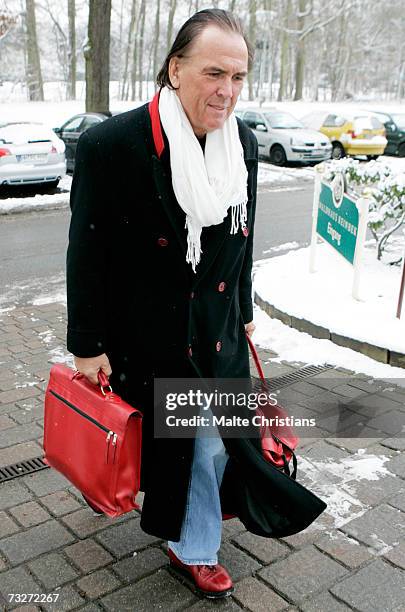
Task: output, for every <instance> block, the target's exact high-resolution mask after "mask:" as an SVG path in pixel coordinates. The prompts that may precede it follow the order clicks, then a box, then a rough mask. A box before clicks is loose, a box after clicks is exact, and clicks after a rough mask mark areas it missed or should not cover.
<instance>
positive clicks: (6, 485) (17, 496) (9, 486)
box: [0, 480, 32, 510]
mask: <svg viewBox="0 0 405 612" xmlns="http://www.w3.org/2000/svg"><path fill="white" fill-rule="evenodd" d="M31 497H32V494H31V493H30V491H28V490H27V489H26V488H25V487H24V485H23V484H22V483H21V482H18V480H9V481H8V482H3V483H2V484H1V495H0V510H4V509H5V508H9V507H10V506H15V505H16V504H21V503H22V502H25V501H28V500H29V499H31Z"/></svg>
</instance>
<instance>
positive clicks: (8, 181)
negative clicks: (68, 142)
mask: <svg viewBox="0 0 405 612" xmlns="http://www.w3.org/2000/svg"><path fill="white" fill-rule="evenodd" d="M65 174H66V160H65V144H64V142H63V141H62V140H61V139H60V138H58V136H57V135H56V134H55V133H54V132H53V131H52V130H51V129H50V128H49V127H47V126H45V125H42V124H41V123H30V122H15V123H13V122H8V123H0V185H32V184H36V183H42V184H47V185H49V187H56V186H57V185H58V183H59V181H60V179H61V178H62V177H63V176H65Z"/></svg>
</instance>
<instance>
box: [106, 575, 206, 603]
mask: <svg viewBox="0 0 405 612" xmlns="http://www.w3.org/2000/svg"><path fill="white" fill-rule="evenodd" d="M196 601H197V598H196V596H195V595H194V594H193V593H192V592H191V591H190V590H189V589H188V588H186V587H185V586H183V585H182V584H181V583H180V582H179V581H178V580H176V579H175V578H173V576H171V574H169V572H167V571H166V570H158V571H157V572H156V573H155V574H153V575H152V576H148V577H147V578H143V579H142V580H139V581H138V582H136V583H135V584H131V585H130V586H127V587H124V588H123V589H119V590H118V591H115V592H114V593H112V594H111V595H107V596H106V597H104V598H103V599H102V600H101V603H102V604H103V606H104V607H105V608H106V609H107V610H109V611H110V612H117V610H119V612H126V611H128V612H134V610H136V612H152V611H154V610H162V607H163V608H164V610H165V612H171V611H173V612H174V611H177V610H180V609H182V610H186V609H188V606H190V605H191V604H192V603H194V602H196ZM162 602H164V604H162Z"/></svg>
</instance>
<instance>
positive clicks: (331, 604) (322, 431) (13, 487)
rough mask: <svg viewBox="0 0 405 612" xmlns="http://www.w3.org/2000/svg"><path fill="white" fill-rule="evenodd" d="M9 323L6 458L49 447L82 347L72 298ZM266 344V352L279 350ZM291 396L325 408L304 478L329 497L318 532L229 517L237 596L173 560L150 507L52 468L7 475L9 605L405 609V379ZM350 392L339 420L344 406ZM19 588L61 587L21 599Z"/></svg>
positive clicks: (4, 321) (22, 311) (0, 440)
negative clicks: (62, 378) (84, 494)
mask: <svg viewBox="0 0 405 612" xmlns="http://www.w3.org/2000/svg"><path fill="white" fill-rule="evenodd" d="M0 337H1V345H0V467H1V466H5V465H8V464H11V463H15V462H17V461H19V460H24V459H29V458H32V457H36V456H39V455H41V436H42V430H43V410H42V404H43V396H44V390H45V387H46V384H47V376H48V372H49V368H50V365H51V363H52V361H53V360H56V359H58V358H62V359H63V356H65V357H69V356H67V355H66V351H65V349H64V344H65V307H64V306H63V305H61V304H45V305H42V306H27V307H24V308H16V309H13V310H9V311H6V312H2V313H0ZM260 354H261V358H262V360H263V362H265V361H266V359H267V358H268V357H269V356H274V354H273V353H271V352H270V351H264V350H261V351H260ZM299 365H300V364H288V363H285V362H283V363H270V364H266V363H265V372H266V375H268V376H272V377H273V376H280V375H282V374H284V373H288V372H293V371H294V370H296V369H297V367H299ZM391 382H392V381H391ZM283 399H284V401H285V403H286V405H288V406H289V408H291V407H294V408H295V409H296V410H297V411H298V412H299V413H300V415H304V416H311V415H312V416H316V417H317V419H318V420H317V427H316V430H314V437H312V438H302V439H301V444H300V447H299V452H298V461H299V472H298V475H299V478H298V479H299V481H301V482H302V483H303V484H306V485H307V486H309V487H310V488H311V487H312V489H313V490H315V489H316V492H317V493H318V495H320V496H321V497H323V498H324V499H325V501H326V502H327V503H329V506H328V511H327V512H325V513H323V514H322V515H321V517H319V519H318V520H317V521H315V523H314V524H313V525H311V527H310V528H308V529H307V530H305V531H304V532H301V533H299V534H296V535H294V536H289V537H286V538H280V539H276V540H273V539H265V538H260V537H257V536H254V535H252V534H250V533H248V532H247V531H246V530H245V529H244V527H243V525H242V524H241V523H240V522H239V521H238V520H236V519H232V520H231V521H227V522H225V523H224V537H223V545H222V548H221V551H220V559H221V561H222V562H224V563H225V564H226V566H227V567H228V568H229V570H230V572H231V574H232V576H233V578H234V580H235V587H236V588H235V592H234V594H233V596H232V597H231V598H228V599H227V600H225V601H223V602H216V603H215V602H212V601H206V600H204V599H201V598H200V597H198V596H197V595H196V594H195V592H194V591H193V588H192V586H191V584H190V583H189V582H188V581H186V580H184V579H183V578H180V577H179V576H178V575H177V574H176V573H174V572H173V571H172V570H170V569H169V567H168V563H167V554H166V547H165V542H162V541H161V540H158V539H157V538H154V537H151V536H149V535H147V534H144V533H143V532H142V531H141V530H140V527H139V512H137V511H134V512H132V513H131V514H129V515H126V516H123V517H120V518H119V519H118V520H117V519H116V520H112V519H109V518H106V517H97V516H95V515H94V514H93V513H92V511H91V510H90V509H89V508H87V507H85V505H84V504H83V502H82V500H81V498H80V495H79V494H78V492H77V491H76V490H75V489H74V488H73V487H71V486H70V485H69V483H68V482H67V481H66V480H65V479H64V478H63V477H61V476H60V475H59V474H57V473H56V472H54V471H53V470H50V469H47V470H43V471H41V472H37V473H35V474H32V475H28V476H24V477H20V478H17V479H14V480H11V481H8V482H5V483H3V484H0V605H2V606H3V608H4V609H16V610H20V609H24V610H27V611H33V610H57V611H63V610H86V611H88V612H90V611H93V610H94V611H95V610H100V609H101V610H110V611H114V612H115V611H119V612H121V611H124V610H135V611H137V612H138V611H143V610H145V611H148V612H149V611H150V610H192V611H194V612H198V611H203V610H211V609H221V610H223V611H224V612H225V611H226V612H227V611H228V610H229V611H233V610H240V609H245V610H251V611H252V612H262V611H263V612H264V611H266V612H267V611H270V610H271V611H277V612H278V611H284V610H286V611H287V610H288V611H290V612H291V611H293V610H294V611H298V610H302V611H304V612H315V611H317V612H326V611H327V612H335V611H336V612H344V611H345V610H358V611H361V612H363V611H364V612H369V611H376V612H377V611H378V612H389V611H392V612H394V611H395V612H404V611H405V537H404V536H405V438H404V437H402V438H401V437H398V435H395V434H396V433H397V432H398V431H399V429H400V428H401V426H402V424H403V423H404V420H405V408H404V405H405V389H404V388H397V387H396V386H395V385H394V384H391V383H390V384H388V385H387V384H385V385H380V384H379V383H377V382H375V381H373V380H370V379H369V378H368V377H366V376H359V375H357V376H355V377H353V376H352V375H351V373H350V372H347V371H344V370H342V369H339V370H334V371H333V372H332V373H331V372H324V373H322V374H318V375H317V376H314V377H312V378H310V379H306V380H305V381H301V382H297V383H295V384H293V385H290V386H289V387H287V388H286V389H284V391H283ZM366 400H368V401H366ZM337 401H339V406H340V410H339V415H338V421H336V418H337V417H336V411H335V412H333V410H331V407H332V406H333V404H336V402H337ZM290 412H291V411H290ZM354 413H355V414H356V415H357V417H358V416H359V415H361V416H362V418H363V417H364V421H365V423H364V422H363V429H364V427H365V428H366V429H365V431H366V432H368V435H369V437H367V438H364V437H363V438H354V437H350V436H348V437H338V436H336V431H341V430H342V429H343V430H344V429H345V428H346V427H348V426H349V425H350V424H351V423H352V422H353V418H354V417H353V414H354ZM376 428H377V429H380V431H379V432H378V433H376V432H377V429H376ZM381 430H382V431H381ZM333 433H335V435H333ZM359 448H362V449H365V450H364V451H362V452H363V455H360V454H359V453H357V451H358V449H359ZM362 457H364V458H363V459H362ZM367 458H368V461H369V462H373V461H374V462H376V461H377V463H378V460H380V464H379V465H380V468H379V472H378V477H377V476H376V477H375V479H374V480H371V479H367V478H362V477H359V472H358V471H357V472H356V470H354V471H353V466H356V465H358V463H357V462H360V461H361V460H363V461H367ZM369 465H370V464H369ZM311 466H312V468H314V469H315V468H316V469H317V472H316V474H317V476H316V479H315V480H311V478H313V473H312V472H311ZM377 471H378V470H377ZM311 474H312V476H311ZM329 510H330V511H331V512H329ZM9 593H45V594H49V593H57V594H58V595H59V597H58V601H57V602H56V603H50V602H44V603H31V604H25V605H23V604H21V603H18V602H14V603H11V604H10V603H8V594H9Z"/></svg>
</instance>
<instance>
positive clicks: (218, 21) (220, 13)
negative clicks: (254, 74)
mask: <svg viewBox="0 0 405 612" xmlns="http://www.w3.org/2000/svg"><path fill="white" fill-rule="evenodd" d="M210 25H214V26H216V27H217V28H220V29H221V30H225V31H228V32H235V33H236V34H240V35H241V36H242V38H243V40H244V41H245V43H246V47H247V50H248V70H250V69H251V67H252V64H253V55H254V49H253V47H252V45H251V44H250V42H249V40H248V38H247V36H246V34H245V32H244V30H243V26H242V22H241V21H240V19H239V17H236V16H235V15H234V14H233V13H231V12H230V11H224V10H222V9H215V8H213V9H204V10H203V11H198V13H195V14H194V15H193V16H192V17H190V19H187V21H186V22H185V23H184V24H183V25H182V26H181V28H180V30H179V31H178V33H177V36H176V38H175V40H174V42H173V44H172V47H171V49H170V51H169V53H168V54H167V57H166V59H165V61H164V62H163V66H162V67H161V69H160V70H159V73H158V75H157V77H156V82H157V84H158V86H159V87H165V86H166V87H169V88H170V89H174V87H173V85H172V84H171V82H170V77H169V63H170V60H171V58H172V57H183V56H184V55H185V54H186V52H187V51H188V50H189V48H190V47H191V45H192V44H193V42H194V41H195V39H196V38H197V36H199V35H200V34H201V32H202V31H203V30H204V29H205V28H206V27H208V26H210Z"/></svg>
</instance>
